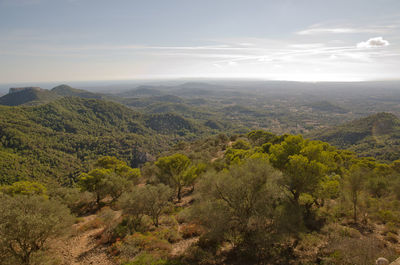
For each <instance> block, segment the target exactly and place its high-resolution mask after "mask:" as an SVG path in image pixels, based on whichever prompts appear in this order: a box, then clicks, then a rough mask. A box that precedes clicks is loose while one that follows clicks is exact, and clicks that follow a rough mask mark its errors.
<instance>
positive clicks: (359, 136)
mask: <svg viewBox="0 0 400 265" xmlns="http://www.w3.org/2000/svg"><path fill="white" fill-rule="evenodd" d="M308 137H309V138H312V139H318V140H322V141H326V142H328V143H330V144H332V145H335V146H337V147H340V148H346V149H349V150H352V151H355V152H357V153H358V154H360V155H361V156H373V157H375V158H376V159H378V160H381V161H394V160H396V159H399V158H400V119H399V118H398V117H396V116H395V115H393V114H391V113H384V112H382V113H377V114H374V115H371V116H368V117H366V118H362V119H358V120H354V121H351V122H348V123H345V124H342V125H339V126H335V127H330V128H326V129H322V130H318V131H314V132H312V133H310V134H309V135H308Z"/></svg>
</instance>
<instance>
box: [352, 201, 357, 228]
mask: <svg viewBox="0 0 400 265" xmlns="http://www.w3.org/2000/svg"><path fill="white" fill-rule="evenodd" d="M353 218H354V222H355V223H357V196H354V197H353Z"/></svg>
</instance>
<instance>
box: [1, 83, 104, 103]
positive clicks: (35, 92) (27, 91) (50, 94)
mask: <svg viewBox="0 0 400 265" xmlns="http://www.w3.org/2000/svg"><path fill="white" fill-rule="evenodd" d="M65 96H73V97H80V98H93V99H100V98H102V95H101V94H97V93H92V92H89V91H86V90H81V89H76V88H72V87H70V86H68V85H60V86H57V87H54V88H53V89H51V90H47V89H43V88H40V87H20V88H10V90H9V93H8V94H6V95H4V96H2V97H0V105H6V106H18V105H39V104H44V103H48V102H50V101H53V100H56V99H58V98H61V97H65Z"/></svg>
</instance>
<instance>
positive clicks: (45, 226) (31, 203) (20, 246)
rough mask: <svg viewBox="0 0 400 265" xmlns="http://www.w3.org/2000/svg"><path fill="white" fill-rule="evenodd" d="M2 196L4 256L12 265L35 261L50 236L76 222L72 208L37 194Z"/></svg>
mask: <svg viewBox="0 0 400 265" xmlns="http://www.w3.org/2000/svg"><path fill="white" fill-rule="evenodd" d="M0 198H1V202H2V206H1V207H0V248H1V250H0V255H1V256H3V261H6V260H8V261H11V262H10V263H11V264H23V265H29V264H31V261H32V255H33V254H34V253H36V252H38V251H40V250H42V249H43V247H44V246H45V243H46V242H47V241H48V239H49V238H51V237H55V236H58V235H61V234H63V233H65V232H66V231H67V229H68V228H69V227H70V226H71V225H72V223H73V218H72V216H71V215H70V213H69V210H68V208H67V207H66V206H65V205H63V204H61V203H59V202H57V201H52V200H48V199H46V198H44V197H42V196H37V195H33V196H26V195H15V196H13V197H12V196H9V195H4V194H3V195H1V194H0Z"/></svg>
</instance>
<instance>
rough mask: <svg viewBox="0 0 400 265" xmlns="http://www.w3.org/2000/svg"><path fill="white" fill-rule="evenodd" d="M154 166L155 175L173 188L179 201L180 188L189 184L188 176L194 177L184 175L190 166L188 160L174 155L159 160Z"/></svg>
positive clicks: (190, 180)
mask: <svg viewBox="0 0 400 265" xmlns="http://www.w3.org/2000/svg"><path fill="white" fill-rule="evenodd" d="M155 165H156V167H157V168H158V174H157V175H158V177H159V179H160V181H161V182H163V183H165V184H168V185H170V186H171V187H173V188H175V189H176V191H177V198H178V201H180V200H181V192H182V188H183V187H184V186H186V185H189V184H191V182H192V178H191V177H189V176H194V175H189V174H186V175H185V173H186V171H187V170H188V168H189V166H190V159H189V158H188V157H187V156H185V155H183V154H174V155H171V156H166V157H161V158H159V159H158V160H157V161H156V163H155Z"/></svg>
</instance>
